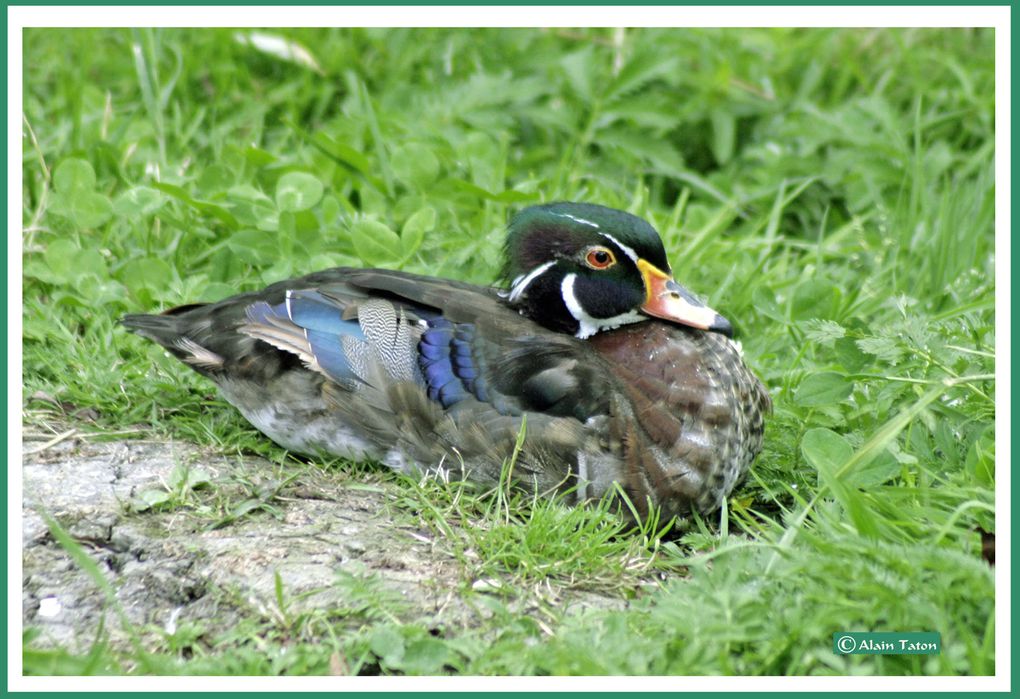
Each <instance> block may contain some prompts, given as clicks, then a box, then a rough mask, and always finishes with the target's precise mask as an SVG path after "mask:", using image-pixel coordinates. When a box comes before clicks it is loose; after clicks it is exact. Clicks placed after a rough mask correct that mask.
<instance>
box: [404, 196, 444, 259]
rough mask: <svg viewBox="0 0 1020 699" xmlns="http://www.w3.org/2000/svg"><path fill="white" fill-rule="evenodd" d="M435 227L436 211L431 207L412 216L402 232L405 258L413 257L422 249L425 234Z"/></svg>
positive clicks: (405, 223)
mask: <svg viewBox="0 0 1020 699" xmlns="http://www.w3.org/2000/svg"><path fill="white" fill-rule="evenodd" d="M435 227H436V210H435V209H433V208H432V207H431V206H425V207H422V208H421V209H418V211H415V212H414V213H413V214H411V216H410V218H408V219H407V221H405V222H404V227H403V228H402V229H401V230H400V247H401V251H402V252H403V255H404V257H410V256H411V255H413V254H414V253H415V252H416V251H417V250H418V248H419V247H421V242H422V240H424V239H425V234H426V233H429V232H431V231H432V229H434V228H435Z"/></svg>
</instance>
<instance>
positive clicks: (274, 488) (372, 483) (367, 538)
mask: <svg viewBox="0 0 1020 699" xmlns="http://www.w3.org/2000/svg"><path fill="white" fill-rule="evenodd" d="M182 465H186V466H189V467H190V468H191V469H201V470H202V471H203V472H204V473H205V474H207V475H208V481H209V483H210V485H209V487H208V488H207V490H205V491H203V490H197V491H194V492H186V493H185V494H184V495H182V496H181V497H183V498H190V499H191V500H185V501H184V502H183V503H176V504H174V506H172V507H162V508H148V509H144V508H143V509H141V511H139V508H138V503H139V502H140V499H141V498H142V497H143V494H145V493H147V492H148V493H152V492H166V490H167V486H168V485H169V486H171V488H172V485H173V482H174V478H175V468H177V469H178V471H177V472H176V473H177V478H178V480H179V473H180V467H181V466H182ZM288 468H290V465H288ZM294 468H296V470H297V475H296V476H295V475H294V472H293V471H291V472H287V473H282V472H281V466H280V465H279V464H275V463H272V462H270V461H267V460H265V459H261V458H258V457H253V456H247V455H246V456H243V457H241V456H234V457H228V456H224V455H222V454H217V453H215V452H213V451H211V450H209V449H202V448H199V447H196V446H194V445H190V444H181V443H173V442H165V441H102V440H101V439H98V438H97V436H96V435H73V434H72V435H71V436H69V437H67V438H65V439H63V440H61V441H57V442H56V443H55V444H47V443H46V442H43V441H42V440H38V441H28V438H26V441H25V456H24V460H23V470H22V472H23V479H24V480H23V532H22V545H23V549H22V564H23V588H22V599H23V621H24V624H25V626H26V627H33V628H36V629H39V630H40V631H41V635H40V637H39V639H38V640H37V641H36V643H39V644H43V645H51V644H55V645H61V646H64V647H67V648H69V649H72V650H76V651H84V650H85V649H87V648H88V647H89V646H90V645H91V644H92V643H93V642H94V640H95V635H96V632H97V629H98V628H99V623H100V619H101V618H104V617H105V622H106V623H105V628H106V630H107V631H108V632H109V633H110V639H111V641H112V642H114V643H123V642H125V641H126V635H125V634H124V632H123V630H122V629H121V628H120V623H119V621H118V617H117V616H116V614H115V613H114V610H113V609H111V608H110V605H109V604H108V602H107V600H106V598H105V596H104V594H103V592H102V591H101V590H100V589H99V587H98V586H97V584H96V582H95V581H94V580H93V578H91V577H90V576H89V575H88V574H87V573H86V572H85V571H83V570H82V569H81V567H79V566H78V565H77V564H76V563H75V562H74V561H73V560H72V558H71V557H70V556H69V555H68V553H67V552H66V551H65V550H64V548H63V547H61V546H60V545H59V544H58V543H57V542H56V541H55V539H54V538H53V536H52V534H51V533H50V531H49V528H48V527H47V525H46V523H45V521H44V520H43V518H42V516H41V515H40V513H39V510H40V508H41V509H44V510H45V511H46V512H48V513H49V514H50V515H51V516H53V517H54V518H55V519H56V520H57V521H58V522H60V523H61V525H62V526H63V527H64V528H65V529H66V530H67V531H68V532H69V533H70V534H71V535H72V536H73V537H74V538H75V539H76V540H77V541H78V542H79V543H80V544H81V545H82V546H83V547H84V548H85V550H86V551H87V553H88V555H89V556H90V557H91V559H92V560H93V561H95V562H96V563H97V564H98V565H99V568H100V570H101V571H102V572H103V574H104V576H105V577H106V579H107V580H109V581H110V583H111V584H112V586H113V589H114V590H115V591H116V597H117V599H118V601H119V603H120V605H121V607H122V608H123V610H124V611H125V613H126V615H127V617H128V619H130V621H131V623H132V624H133V625H134V626H135V628H136V629H138V630H140V631H141V632H142V633H143V635H146V634H153V633H155V634H158V633H159V631H158V630H159V629H162V630H164V631H171V632H172V631H173V630H174V629H176V628H178V627H180V626H181V625H182V624H184V623H186V622H189V621H200V622H201V623H203V624H204V625H205V627H206V628H208V626H209V625H210V624H213V625H215V626H216V627H217V628H221V629H224V630H225V629H229V628H230V627H231V626H232V625H234V624H236V623H237V622H238V621H239V620H241V619H242V618H246V617H251V616H252V615H255V616H256V617H261V618H272V617H273V616H274V615H279V614H280V610H279V605H278V603H277V599H276V592H275V587H276V575H277V574H278V575H279V577H280V579H281V581H282V583H283V588H284V590H285V592H286V599H287V601H288V602H287V611H288V613H290V614H293V613H297V612H300V611H305V610H314V609H337V608H341V609H342V608H344V605H346V604H351V603H352V602H351V600H350V599H348V598H347V591H348V590H349V589H350V584H351V583H352V581H353V582H355V583H356V582H357V581H367V584H369V585H371V586H372V587H373V589H374V590H375V592H376V593H377V594H379V595H383V596H386V598H387V599H390V600H395V606H394V607H393V608H396V609H401V610H403V612H401V614H402V615H403V618H401V621H410V620H416V621H422V622H424V623H427V624H430V625H432V626H435V627H446V628H465V627H470V626H474V625H477V624H479V623H481V621H482V620H483V619H484V618H486V617H487V616H489V615H490V614H491V612H489V611H488V609H487V607H486V606H485V605H479V604H476V603H472V601H471V598H472V597H477V596H478V595H477V594H474V593H473V592H470V591H472V590H479V589H480V587H479V586H481V587H482V588H485V587H486V586H487V585H489V584H490V583H489V581H486V580H476V581H471V580H470V579H465V573H464V568H463V566H462V565H461V564H460V563H459V562H458V561H457V560H456V559H455V558H454V556H453V555H452V554H451V553H450V550H449V547H444V546H442V545H439V544H441V542H437V541H436V540H435V536H434V534H433V533H432V532H431V531H426V530H421V529H417V528H416V527H414V526H412V525H409V524H407V523H406V522H408V521H410V520H412V519H413V518H410V517H407V516H406V512H405V513H404V515H405V516H403V517H394V512H393V510H394V504H393V503H394V500H395V498H397V497H398V496H399V494H400V488H401V486H400V485H399V484H395V483H392V482H388V481H387V480H386V479H380V478H371V477H369V478H367V480H366V479H365V478H361V477H359V476H357V475H356V474H355V475H349V474H346V473H343V472H342V471H339V470H337V469H323V468H321V467H319V466H317V465H315V464H308V465H307V466H306V467H302V466H300V465H297V466H296V467H294ZM284 479H286V482H285V483H284ZM239 484H240V485H239ZM245 487H247V488H248V489H249V490H250V491H259V490H261V491H262V492H263V493H264V492H266V489H267V488H268V489H269V491H270V492H271V493H272V497H264V498H263V499H261V500H260V499H258V498H257V497H256V498H255V499H254V503H255V506H260V505H261V506H262V511H259V512H256V513H254V514H245V515H243V516H239V517H237V518H236V519H230V518H228V519H227V520H225V521H223V522H222V526H218V527H215V528H214V527H213V526H211V525H213V524H214V523H216V522H217V519H218V517H219V516H218V515H217V508H219V510H220V511H222V510H226V511H228V512H229V511H230V508H231V507H237V506H238V505H240V506H241V508H242V509H244V507H245V503H246V502H249V503H250V502H252V497H251V494H250V493H248V494H246V493H245V492H244V488H245ZM203 493H205V494H204V495H203ZM223 500H226V501H227V503H228V504H227V505H226V506H225V505H223V503H222V501H223ZM203 508H204V510H203ZM401 521H403V522H404V523H403V524H401V523H400V522H401ZM465 590H468V591H469V592H468V594H466V595H465V594H463V592H464V591H465ZM484 592H485V590H483V591H482V594H484ZM557 596H560V595H557ZM557 601H558V602H562V606H563V608H564V609H567V608H569V609H570V611H571V613H573V612H575V611H583V609H585V608H588V607H591V606H595V607H602V608H604V607H607V606H610V607H619V606H622V604H623V603H622V602H621V601H620V600H617V599H613V598H607V597H602V596H600V595H596V594H592V593H583V592H579V591H575V590H567V591H563V594H562V596H561V599H559V600H557ZM521 604H523V605H524V606H525V608H522V609H521V610H520V611H522V612H525V613H527V611H528V610H527V608H526V607H527V604H528V603H527V602H525V601H523V600H522V601H521ZM558 606H559V605H558Z"/></svg>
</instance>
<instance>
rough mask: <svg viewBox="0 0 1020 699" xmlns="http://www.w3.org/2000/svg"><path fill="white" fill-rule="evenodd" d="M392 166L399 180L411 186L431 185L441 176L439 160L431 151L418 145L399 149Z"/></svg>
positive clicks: (396, 151) (391, 159)
mask: <svg viewBox="0 0 1020 699" xmlns="http://www.w3.org/2000/svg"><path fill="white" fill-rule="evenodd" d="M390 164H391V165H392V167H393V174H395V175H396V176H397V179H399V180H402V181H404V182H409V183H411V184H416V185H425V184H429V183H431V182H433V181H434V180H435V179H436V177H438V176H439V159H438V158H436V156H435V154H433V152H432V150H431V149H429V148H427V147H425V146H423V145H421V144H418V143H405V144H404V145H402V146H399V147H397V149H396V150H395V151H394V153H393V155H392V157H391V158H390Z"/></svg>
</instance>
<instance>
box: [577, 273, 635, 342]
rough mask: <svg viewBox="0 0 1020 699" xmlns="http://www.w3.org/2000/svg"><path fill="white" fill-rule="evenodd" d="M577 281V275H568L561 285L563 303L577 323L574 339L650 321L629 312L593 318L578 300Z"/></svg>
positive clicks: (633, 312)
mask: <svg viewBox="0 0 1020 699" xmlns="http://www.w3.org/2000/svg"><path fill="white" fill-rule="evenodd" d="M576 280H577V275H576V274H568V275H567V276H565V277H563V283H562V284H560V294H561V295H562V296H563V303H564V304H565V305H566V306H567V310H568V311H570V315H572V316H573V317H574V320H576V321H577V326H578V327H577V332H576V333H574V337H576V338H578V339H581V340H583V339H585V338H588V337H591V336H592V335H594V334H595V333H597V332H598V331H599V330H612V329H613V328H618V327H620V326H621V325H628V324H630V323H640V322H641V321H643V320H648V317H647V316H645V315H642V314H640V313H638V312H637V311H627V312H626V313H621V314H620V315H618V316H613V317H612V318H593V317H591V316H590V315H588V313H587V312H586V311H585V310H584V307H582V306H581V303H580V302H579V301H578V300H577V295H576V294H575V293H574V282H575V281H576Z"/></svg>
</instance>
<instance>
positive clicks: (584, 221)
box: [551, 212, 599, 230]
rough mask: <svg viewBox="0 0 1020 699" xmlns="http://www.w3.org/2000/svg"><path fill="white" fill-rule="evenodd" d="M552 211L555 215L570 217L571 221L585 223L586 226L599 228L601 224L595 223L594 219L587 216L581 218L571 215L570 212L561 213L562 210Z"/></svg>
mask: <svg viewBox="0 0 1020 699" xmlns="http://www.w3.org/2000/svg"><path fill="white" fill-rule="evenodd" d="M551 213H552V214H553V216H562V217H563V218H569V219H570V220H571V221H576V222H578V223H581V224H584V225H585V226H591V227H592V228H594V229H595V230H598V229H599V224H597V223H595V222H594V221H589V220H588V219H586V218H579V217H577V216H571V215H570V214H564V213H560V212H551Z"/></svg>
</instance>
